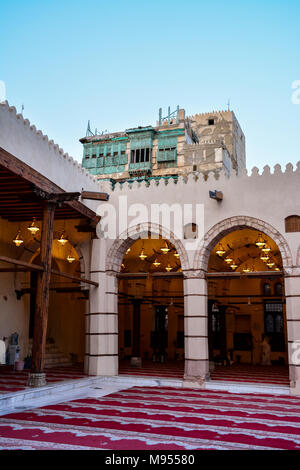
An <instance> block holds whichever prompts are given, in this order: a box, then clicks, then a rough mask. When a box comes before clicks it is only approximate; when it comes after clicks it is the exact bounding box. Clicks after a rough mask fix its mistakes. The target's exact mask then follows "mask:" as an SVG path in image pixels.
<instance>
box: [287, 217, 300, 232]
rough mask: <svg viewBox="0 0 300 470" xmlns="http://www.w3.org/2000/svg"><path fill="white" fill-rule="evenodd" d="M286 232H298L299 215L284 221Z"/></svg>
mask: <svg viewBox="0 0 300 470" xmlns="http://www.w3.org/2000/svg"><path fill="white" fill-rule="evenodd" d="M285 231H286V232H300V217H299V215H290V216H289V217H286V219H285Z"/></svg>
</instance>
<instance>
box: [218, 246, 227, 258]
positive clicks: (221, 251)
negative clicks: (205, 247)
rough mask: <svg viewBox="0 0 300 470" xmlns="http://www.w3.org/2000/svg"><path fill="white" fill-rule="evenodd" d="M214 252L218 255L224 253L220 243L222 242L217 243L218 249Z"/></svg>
mask: <svg viewBox="0 0 300 470" xmlns="http://www.w3.org/2000/svg"><path fill="white" fill-rule="evenodd" d="M216 253H217V255H218V256H223V255H224V253H226V251H225V250H224V247H223V245H222V243H219V247H218V249H217V250H216Z"/></svg>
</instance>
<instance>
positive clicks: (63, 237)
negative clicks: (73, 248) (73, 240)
mask: <svg viewBox="0 0 300 470" xmlns="http://www.w3.org/2000/svg"><path fill="white" fill-rule="evenodd" d="M57 241H58V243H60V244H61V245H62V246H65V245H66V244H67V243H68V239H67V238H66V237H65V232H64V231H63V232H62V233H61V235H60V237H59V239H58V240H57Z"/></svg>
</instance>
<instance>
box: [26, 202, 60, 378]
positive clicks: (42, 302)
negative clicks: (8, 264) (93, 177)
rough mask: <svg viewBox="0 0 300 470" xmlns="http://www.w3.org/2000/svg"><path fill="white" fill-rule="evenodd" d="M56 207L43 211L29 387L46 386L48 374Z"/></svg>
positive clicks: (46, 204) (46, 203)
mask: <svg viewBox="0 0 300 470" xmlns="http://www.w3.org/2000/svg"><path fill="white" fill-rule="evenodd" d="M55 207H56V204H55V203H54V202H45V205H44V209H43V227H42V235H41V246H40V257H41V265H42V267H43V268H44V269H43V271H42V272H38V279H37V290H36V307H35V317H34V333H33V344H32V367H31V372H30V374H29V378H28V386H29V387H41V386H43V385H46V374H45V373H44V372H43V369H44V360H45V349H46V335H47V321H48V308H49V287H50V278H51V261H52V242H53V224H54V213H55Z"/></svg>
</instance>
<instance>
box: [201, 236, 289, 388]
mask: <svg viewBox="0 0 300 470" xmlns="http://www.w3.org/2000/svg"><path fill="white" fill-rule="evenodd" d="M218 240H219V241H218V242H217V243H216V244H215V245H214V247H213V248H212V250H211V253H210V257H209V261H208V272H207V279H208V283H207V286H208V347H209V360H210V368H211V377H212V378H213V379H224V378H226V379H227V380H239V381H241V382H243V381H245V382H261V383H264V382H267V383H274V384H278V385H288V384H289V380H288V347H287V345H288V341H287V322H286V308H285V293H284V277H283V262H282V256H281V253H280V250H279V248H278V245H277V244H276V243H275V241H274V240H273V239H272V238H271V237H270V236H268V235H267V234H265V233H263V232H259V231H258V230H255V229H253V228H240V229H237V230H233V231H231V232H229V233H227V234H226V235H225V236H223V238H221V239H218Z"/></svg>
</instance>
